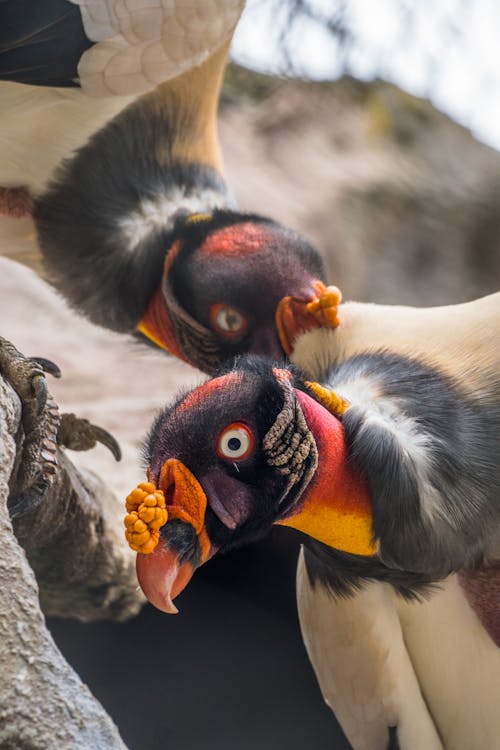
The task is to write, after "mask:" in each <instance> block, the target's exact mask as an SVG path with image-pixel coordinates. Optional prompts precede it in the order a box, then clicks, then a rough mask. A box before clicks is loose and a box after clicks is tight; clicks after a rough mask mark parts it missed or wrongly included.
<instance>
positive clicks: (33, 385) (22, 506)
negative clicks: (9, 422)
mask: <svg viewBox="0 0 500 750" xmlns="http://www.w3.org/2000/svg"><path fill="white" fill-rule="evenodd" d="M45 369H47V371H49V372H52V371H54V372H59V368H58V367H56V366H55V365H53V363H52V362H50V361H49V360H45V359H31V358H28V357H25V356H24V355H23V354H21V352H19V351H18V350H17V349H16V348H15V346H13V344H11V343H10V342H9V341H7V340H6V339H4V338H1V337H0V372H1V373H2V376H3V378H4V379H5V380H6V381H7V382H8V383H10V385H11V386H12V388H13V389H14V390H15V392H16V393H17V395H18V397H19V399H20V401H21V406H22V413H21V425H22V432H20V435H19V441H18V461H17V462H16V467H15V469H14V471H13V474H12V476H11V478H10V482H9V485H10V496H9V501H8V506H9V510H10V512H11V515H12V516H13V517H15V516H21V515H24V514H25V513H28V512H31V511H33V510H35V508H37V507H38V505H40V503H41V502H42V501H43V498H44V495H45V492H46V491H47V488H48V487H49V485H50V484H51V482H52V480H53V477H54V474H55V473H56V470H57V444H56V434H57V430H58V427H59V410H58V408H57V405H56V403H55V401H54V400H53V399H52V397H51V395H50V393H49V391H48V389H47V385H46V382H45V375H44V370H45ZM56 377H57V376H56Z"/></svg>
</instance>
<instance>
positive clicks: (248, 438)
mask: <svg viewBox="0 0 500 750" xmlns="http://www.w3.org/2000/svg"><path fill="white" fill-rule="evenodd" d="M254 442H255V441H254V439H253V435H252V433H251V431H250V429H249V428H248V427H247V426H246V425H245V424H243V423H242V422H233V423H232V424H230V425H229V426H228V427H226V428H225V429H224V430H222V432H221V434H220V435H219V437H218V439H217V455H218V456H219V458H225V459H228V460H229V461H241V460H242V459H244V458H248V456H250V454H251V453H252V451H253V446H254Z"/></svg>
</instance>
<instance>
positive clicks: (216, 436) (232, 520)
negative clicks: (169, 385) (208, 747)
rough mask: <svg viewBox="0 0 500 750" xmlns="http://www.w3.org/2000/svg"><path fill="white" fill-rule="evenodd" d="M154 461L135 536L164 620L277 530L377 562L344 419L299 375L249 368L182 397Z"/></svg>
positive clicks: (150, 451)
mask: <svg viewBox="0 0 500 750" xmlns="http://www.w3.org/2000/svg"><path fill="white" fill-rule="evenodd" d="M146 460H147V465H148V482H145V483H143V484H142V485H139V487H138V488H137V489H136V490H134V491H133V492H132V493H131V494H130V495H129V497H128V498H127V510H128V511H129V512H128V515H127V517H126V519H125V526H126V536H127V539H128V541H129V544H130V545H131V546H132V548H133V549H135V550H136V551H137V552H138V555H137V574H138V578H139V582H140V585H141V587H142V589H143V591H144V593H145V595H146V596H147V598H148V599H149V600H150V601H151V603H152V604H154V605H155V606H156V607H158V608H159V609H161V610H163V611H166V612H175V611H177V610H176V608H175V606H174V605H173V603H172V599H173V598H175V596H176V595H177V594H178V593H179V592H180V591H181V590H182V589H183V588H184V586H185V585H186V584H187V582H188V581H189V579H190V578H191V576H192V574H193V572H194V570H195V569H196V568H197V567H198V566H200V565H201V564H203V563H204V562H206V561H207V560H208V559H209V558H210V557H212V556H213V555H215V554H217V553H221V552H224V551H226V550H229V549H231V548H233V547H235V546H237V545H241V544H243V543H246V542H248V541H251V540H253V539H255V538H257V537H259V536H261V535H263V534H265V533H266V532H267V531H268V530H269V529H270V528H271V526H272V525H273V524H276V523H277V524H282V525H288V526H291V527H294V528H296V529H299V530H300V531H302V532H304V533H305V534H307V535H309V536H311V537H312V538H315V539H317V540H319V541H321V542H323V543H324V544H327V545H329V546H331V547H334V548H336V549H340V550H344V551H347V552H352V553H354V554H358V555H367V556H371V555H373V554H374V551H375V547H374V542H373V539H372V527H371V507H370V501H369V495H368V490H367V487H366V484H365V481H364V479H363V478H362V477H360V476H358V475H357V474H356V473H355V472H354V470H353V469H352V467H351V466H350V464H349V461H348V460H347V453H346V446H345V440H344V434H343V428H342V423H341V418H340V416H339V414H335V413H334V410H333V409H332V408H331V405H330V406H329V405H328V404H327V400H324V399H323V398H322V394H321V390H320V387H316V384H308V385H306V383H305V382H304V381H303V380H302V379H301V377H300V375H298V374H296V373H295V372H293V371H292V370H291V369H290V368H288V367H277V366H273V365H272V364H270V363H268V362H267V361H265V360H263V359H260V358H252V357H249V358H246V359H244V360H240V361H238V362H237V363H236V365H235V366H234V367H233V368H232V369H230V370H227V371H226V372H223V373H222V374H219V375H218V376H217V377H215V378H214V379H212V380H209V381H208V382H206V383H205V384H203V385H201V386H200V387H198V388H197V389H195V390H194V391H192V392H190V393H188V394H187V395H185V396H182V397H181V398H180V399H178V400H177V401H176V402H175V403H174V404H173V405H172V406H169V407H167V408H166V409H165V410H164V411H163V412H162V413H161V414H160V415H159V416H158V418H157V419H156V422H155V424H154V425H153V427H152V429H151V431H150V434H149V436H148V439H147V447H146ZM158 506H159V507H158ZM165 521H166V522H165Z"/></svg>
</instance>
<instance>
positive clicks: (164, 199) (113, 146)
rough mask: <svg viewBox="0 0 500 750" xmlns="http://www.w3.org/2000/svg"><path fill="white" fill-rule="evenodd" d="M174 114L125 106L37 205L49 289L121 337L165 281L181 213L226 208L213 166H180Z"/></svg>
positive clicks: (144, 102) (146, 104) (178, 117)
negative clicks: (165, 265) (168, 254)
mask: <svg viewBox="0 0 500 750" xmlns="http://www.w3.org/2000/svg"><path fill="white" fill-rule="evenodd" d="M169 112H170V110H165V108H163V109H161V108H159V109H155V108H153V107H152V106H151V104H150V100H148V99H141V100H139V101H138V102H136V103H134V104H133V105H131V106H130V107H128V108H127V109H125V110H124V111H123V112H121V113H120V114H119V115H118V116H117V117H115V118H114V119H113V120H112V121H111V122H110V123H108V124H107V125H106V126H105V127H104V128H102V129H101V130H100V131H99V132H97V133H96V134H95V135H94V136H93V137H92V138H91V139H90V140H89V141H88V143H87V144H86V145H85V146H83V147H82V148H81V149H80V150H79V151H78V152H77V153H76V154H75V156H74V157H73V158H71V159H69V160H67V161H66V162H64V163H63V164H62V166H61V167H60V168H59V170H58V172H57V174H56V177H55V179H54V180H53V182H52V183H51V185H50V186H49V188H48V190H47V191H46V192H45V193H44V194H43V195H41V196H40V197H39V198H38V199H37V201H36V205H35V212H34V213H35V222H36V226H37V230H38V237H39V243H40V246H41V249H42V253H43V256H44V261H45V264H46V266H47V268H48V271H49V274H50V278H51V281H52V283H53V284H54V286H56V287H57V288H58V289H59V290H60V291H61V292H62V293H63V294H64V296H65V297H66V298H67V299H68V301H69V302H70V304H71V305H72V306H73V307H74V308H76V309H77V310H78V311H80V312H82V313H83V314H84V315H86V316H87V317H88V318H90V319H91V320H92V321H94V322H95V323H98V324H100V325H103V326H105V327H107V328H111V329H114V330H117V331H130V330H133V329H134V327H135V326H136V324H137V322H138V321H139V320H140V318H141V315H142V313H143V311H144V309H145V307H146V305H147V303H148V301H149V299H150V297H151V295H152V293H153V291H154V290H155V288H156V287H157V286H158V284H159V283H160V280H161V276H162V269H163V263H164V259H165V254H166V252H167V250H168V249H169V248H170V246H171V244H172V241H173V227H174V224H175V220H176V219H177V218H178V217H179V215H182V214H184V215H187V214H189V213H193V212H198V211H201V210H205V211H210V210H211V209H212V208H214V207H216V206H224V205H227V204H228V203H229V198H228V195H227V188H226V185H225V183H224V180H223V179H222V177H221V176H220V175H219V174H218V172H217V171H216V170H215V169H213V168H212V167H210V166H207V165H204V164H199V163H187V162H183V161H180V160H176V158H175V153H174V152H175V142H176V138H177V137H178V133H179V132H183V135H184V137H185V130H184V131H182V127H183V122H182V111H181V109H180V108H179V109H178V110H175V108H172V113H173V114H172V117H169ZM186 127H188V125H186ZM160 159H161V164H160Z"/></svg>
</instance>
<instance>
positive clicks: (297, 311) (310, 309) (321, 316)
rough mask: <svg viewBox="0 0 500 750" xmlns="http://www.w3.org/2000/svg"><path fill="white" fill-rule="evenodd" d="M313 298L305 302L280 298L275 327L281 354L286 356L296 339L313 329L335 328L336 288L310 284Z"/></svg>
mask: <svg viewBox="0 0 500 750" xmlns="http://www.w3.org/2000/svg"><path fill="white" fill-rule="evenodd" d="M313 288H314V291H315V294H314V295H313V296H311V297H309V298H305V299H304V298H301V297H294V296H288V297H283V299H282V300H281V302H280V303H279V305H278V307H277V309H276V327H277V329H278V335H279V338H280V343H281V346H282V347H283V350H284V352H285V354H287V355H290V354H291V353H292V352H293V350H294V346H295V342H296V340H297V338H298V337H299V336H300V335H301V334H303V333H306V332H307V331H311V330H313V329H314V328H336V327H337V326H338V325H339V322H340V321H339V317H338V307H339V305H340V302H341V299H342V294H341V292H340V289H338V288H337V287H336V286H325V284H323V282H322V281H315V282H314V283H313Z"/></svg>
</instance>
